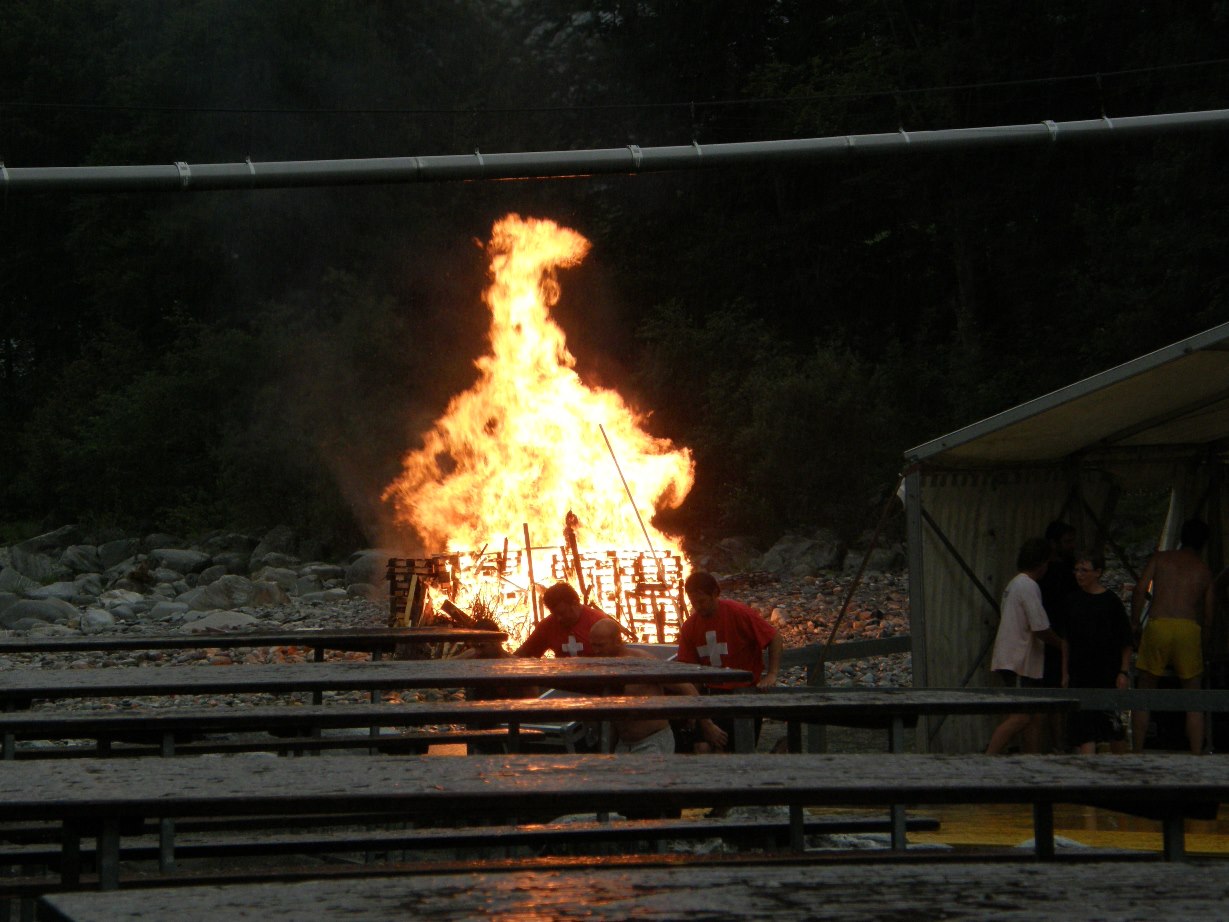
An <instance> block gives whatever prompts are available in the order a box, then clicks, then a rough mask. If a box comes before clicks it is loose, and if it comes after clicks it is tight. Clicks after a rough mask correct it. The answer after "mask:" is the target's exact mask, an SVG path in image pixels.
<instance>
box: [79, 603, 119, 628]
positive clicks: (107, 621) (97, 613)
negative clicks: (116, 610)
mask: <svg viewBox="0 0 1229 922" xmlns="http://www.w3.org/2000/svg"><path fill="white" fill-rule="evenodd" d="M114 627H115V616H114V615H113V614H111V612H109V611H107V610H106V609H105V608H87V609H86V610H85V614H83V615H82V616H81V633H82V634H102V633H103V632H105V631H110V630H112V629H114Z"/></svg>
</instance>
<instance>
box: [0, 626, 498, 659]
mask: <svg viewBox="0 0 1229 922" xmlns="http://www.w3.org/2000/svg"><path fill="white" fill-rule="evenodd" d="M506 638H507V634H505V633H503V632H502V631H476V630H473V629H469V628H447V627H421V628H415V627H403V628H345V629H340V628H338V629H321V630H308V629H304V630H297V631H295V630H287V631H225V632H222V631H211V632H203V631H202V632H199V633H182V634H107V635H105V636H104V635H93V636H89V637H33V638H29V637H25V638H15V637H0V654H5V653H73V652H79V651H86V650H91V651H101V652H107V651H117V650H121V651H122V650H188V649H202V648H205V649H209V648H227V647H310V648H312V649H315V650H353V651H359V652H367V653H372V652H377V653H387V652H389V651H391V650H394V649H396V648H397V647H398V646H400V645H401V644H409V643H476V642H478V641H483V640H498V641H503V640H504V639H506Z"/></svg>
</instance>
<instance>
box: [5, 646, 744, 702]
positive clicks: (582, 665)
mask: <svg viewBox="0 0 1229 922" xmlns="http://www.w3.org/2000/svg"><path fill="white" fill-rule="evenodd" d="M750 680H751V673H749V672H746V671H743V670H738V669H719V668H715V667H711V666H696V665H693V664H691V663H676V662H663V661H661V660H654V659H632V658H627V657H620V658H610V659H603V658H599V657H578V658H562V659H541V660H538V659H517V658H507V659H494V660H484V659H468V660H467V659H445V660H395V661H381V662H357V663H355V662H351V663H268V664H260V665H233V666H202V665H195V666H144V667H137V666H134V667H119V668H110V669H9V670H4V671H2V672H0V702H3V701H6V700H7V701H28V700H32V699H59V698H82V697H132V696H141V695H197V694H228V693H229V694H248V693H273V694H286V693H292V692H314V691H339V690H341V691H387V690H396V689H408V688H482V689H491V688H500V687H517V686H519V687H522V688H524V687H543V688H563V689H579V690H595V689H596V690H600V689H605V688H622V687H623V686H625V685H627V684H630V683H661V682H728V681H750Z"/></svg>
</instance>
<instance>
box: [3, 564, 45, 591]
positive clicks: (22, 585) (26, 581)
mask: <svg viewBox="0 0 1229 922" xmlns="http://www.w3.org/2000/svg"><path fill="white" fill-rule="evenodd" d="M39 585H40V584H39V583H38V582H37V581H35V580H32V579H30V577H28V576H24V575H23V574H21V573H18V572H17V570H16V569H14V568H13V567H5V568H4V569H3V570H0V592H20V593H25V592H29V591H30V590H31V589H37V588H38V587H39Z"/></svg>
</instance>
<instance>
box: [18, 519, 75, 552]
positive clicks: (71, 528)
mask: <svg viewBox="0 0 1229 922" xmlns="http://www.w3.org/2000/svg"><path fill="white" fill-rule="evenodd" d="M84 541H85V531H84V530H82V528H81V526H80V525H65V526H64V527H63V528H57V529H56V530H55V531H49V532H47V533H46V534H42V535H38V536H36V537H34V538H30V539H29V540H26V541H22V542H21V543H20V544H18V545H15V546H14V548H13V550H20V551H22V552H23V553H26V554H48V555H50V554H52V553H55V554H58V553H60V552H61V551H63V550H64V549H65V548H67V547H71V546H72V545H74V544H81V543H83V542H84Z"/></svg>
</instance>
